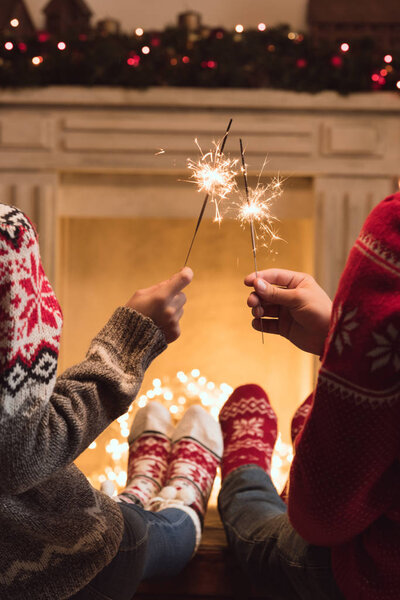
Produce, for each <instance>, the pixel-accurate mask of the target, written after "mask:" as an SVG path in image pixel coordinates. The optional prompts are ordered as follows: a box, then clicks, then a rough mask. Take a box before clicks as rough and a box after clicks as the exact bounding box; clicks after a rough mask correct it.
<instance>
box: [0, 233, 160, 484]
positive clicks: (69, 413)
mask: <svg viewBox="0 0 400 600" xmlns="http://www.w3.org/2000/svg"><path fill="white" fill-rule="evenodd" d="M8 231H9V230H7V235H3V233H2V232H1V230H0V255H1V257H2V266H1V273H0V307H1V309H0V310H1V326H0V344H1V346H0V351H1V353H0V359H1V381H0V384H1V388H0V389H1V400H0V427H1V435H0V494H13V495H16V494H21V493H23V492H25V491H26V490H28V489H30V488H32V487H34V486H35V485H37V484H38V483H40V482H42V481H44V480H46V479H47V478H49V477H50V476H51V475H52V474H53V473H54V472H56V471H57V470H59V469H61V468H63V467H65V466H66V465H69V464H70V463H71V462H73V461H74V459H75V458H76V457H77V456H78V455H79V454H80V453H81V452H82V451H83V450H84V449H85V448H86V447H87V446H88V445H89V444H90V443H91V442H92V441H93V440H94V439H95V438H96V437H97V436H98V435H99V434H100V433H101V432H102V431H103V430H104V429H105V428H106V427H107V426H108V425H109V424H110V423H111V422H112V421H113V420H114V419H115V418H117V417H118V416H120V415H121V414H123V413H124V412H126V410H127V409H128V407H129V405H130V403H131V402H132V401H133V399H134V398H135V396H136V394H137V392H138V390H139V387H140V384H141V382H142V379H143V375H144V372H145V370H146V368H147V367H148V365H149V364H150V362H151V361H152V360H153V359H154V358H155V357H156V356H157V355H158V354H159V353H160V352H162V351H163V350H164V349H165V347H166V342H165V337H164V335H163V333H162V332H161V331H160V330H159V329H158V327H156V325H155V324H154V323H153V321H151V320H150V319H148V318H145V317H143V316H142V315H140V314H139V313H137V312H135V311H133V310H132V309H129V308H126V307H121V308H118V309H117V310H116V311H115V313H114V315H113V316H112V317H111V319H110V320H109V322H108V323H107V324H106V325H105V327H104V328H103V329H102V330H101V331H100V333H99V334H98V335H97V336H96V337H95V339H94V340H93V342H92V343H91V345H90V348H89V351H88V353H87V356H86V359H85V360H84V361H83V362H81V363H80V364H78V365H76V366H74V367H72V368H70V369H68V370H67V371H66V372H65V373H64V374H62V375H61V376H60V377H58V379H57V380H55V371H56V366H57V355H58V340H59V335H60V320H59V318H58V316H60V315H61V313H60V310H59V307H58V303H57V301H56V299H55V297H54V294H53V292H52V290H51V288H50V285H49V283H48V281H47V279H46V278H45V275H44V274H43V271H42V269H41V265H40V257H39V254H38V248H37V240H36V236H35V235H34V234H33V232H32V230H29V229H25V230H18V231H17V233H16V235H14V232H13V239H12V240H11V242H10V240H9V239H8ZM16 240H17V242H16Z"/></svg>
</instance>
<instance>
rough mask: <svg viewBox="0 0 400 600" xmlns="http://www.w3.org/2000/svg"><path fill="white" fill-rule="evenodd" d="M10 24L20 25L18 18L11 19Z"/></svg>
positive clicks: (12, 25) (13, 25)
mask: <svg viewBox="0 0 400 600" xmlns="http://www.w3.org/2000/svg"><path fill="white" fill-rule="evenodd" d="M10 25H11V27H18V25H19V21H18V19H11V21H10Z"/></svg>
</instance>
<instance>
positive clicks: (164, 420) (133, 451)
mask: <svg viewBox="0 0 400 600" xmlns="http://www.w3.org/2000/svg"><path fill="white" fill-rule="evenodd" d="M172 432H173V425H172V423H171V415H170V414H169V411H168V410H167V409H166V408H165V407H164V406H162V405H161V404H159V403H158V402H150V403H149V404H148V405H147V406H145V407H144V408H141V409H139V410H138V412H137V413H136V416H135V419H134V421H133V423H132V427H131V431H130V434H129V438H128V441H129V458H128V483H127V486H126V488H125V489H124V490H123V492H121V494H120V495H119V496H118V499H119V500H120V501H123V502H127V503H131V504H141V505H142V506H144V507H145V506H146V504H147V503H148V502H149V500H150V499H151V498H152V497H153V496H155V495H157V494H158V493H159V492H160V490H161V488H162V486H163V485H164V481H165V475H166V471H167V466H168V456H169V453H170V450H171V434H172Z"/></svg>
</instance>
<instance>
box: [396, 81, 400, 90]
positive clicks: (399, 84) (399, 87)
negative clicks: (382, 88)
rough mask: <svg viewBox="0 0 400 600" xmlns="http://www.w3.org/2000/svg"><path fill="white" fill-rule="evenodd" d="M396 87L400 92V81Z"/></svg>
mask: <svg viewBox="0 0 400 600" xmlns="http://www.w3.org/2000/svg"><path fill="white" fill-rule="evenodd" d="M396 87H397V89H399V90H400V81H398V82H397V83H396Z"/></svg>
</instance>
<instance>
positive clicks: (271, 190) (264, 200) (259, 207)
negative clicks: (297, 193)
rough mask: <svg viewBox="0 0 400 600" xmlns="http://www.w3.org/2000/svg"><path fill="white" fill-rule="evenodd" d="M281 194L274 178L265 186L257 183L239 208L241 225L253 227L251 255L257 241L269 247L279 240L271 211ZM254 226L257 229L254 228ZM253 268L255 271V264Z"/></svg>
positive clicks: (280, 182) (278, 183)
mask: <svg viewBox="0 0 400 600" xmlns="http://www.w3.org/2000/svg"><path fill="white" fill-rule="evenodd" d="M282 194H283V189H282V180H281V179H280V178H279V177H275V178H274V179H273V180H272V181H271V183H269V184H267V185H261V184H260V183H258V184H257V187H255V188H254V189H249V190H248V197H246V200H244V201H243V202H242V204H241V205H240V206H239V220H240V221H241V223H243V224H250V226H253V227H252V230H253V235H254V241H253V238H252V247H253V255H255V252H256V243H257V241H258V240H260V241H262V242H263V245H264V246H267V247H269V246H270V244H271V242H272V241H273V240H279V239H281V238H280V237H279V236H278V235H277V233H276V232H275V230H274V227H273V223H274V221H276V218H275V217H274V216H273V215H272V212H271V209H272V204H273V202H274V200H277V199H278V198H280V197H281V196H282ZM255 224H256V225H257V227H255V226H254V225H255ZM255 268H256V270H257V264H255Z"/></svg>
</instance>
